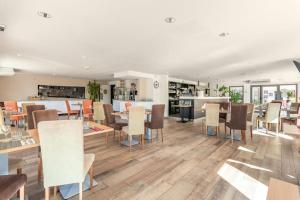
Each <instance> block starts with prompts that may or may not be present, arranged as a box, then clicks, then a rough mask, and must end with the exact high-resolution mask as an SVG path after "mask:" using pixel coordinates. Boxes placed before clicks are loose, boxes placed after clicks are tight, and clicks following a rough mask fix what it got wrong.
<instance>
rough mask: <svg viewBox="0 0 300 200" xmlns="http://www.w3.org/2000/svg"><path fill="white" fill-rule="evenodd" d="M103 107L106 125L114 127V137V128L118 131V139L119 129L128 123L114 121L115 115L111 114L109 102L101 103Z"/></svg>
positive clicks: (111, 108)
mask: <svg viewBox="0 0 300 200" xmlns="http://www.w3.org/2000/svg"><path fill="white" fill-rule="evenodd" d="M103 109H104V115H105V121H106V125H107V126H109V127H111V128H113V129H114V138H115V135H116V130H117V131H119V140H120V137H121V130H122V128H123V127H124V126H127V125H128V123H126V122H117V121H116V119H115V116H113V115H112V113H113V107H112V105H111V104H103ZM143 119H144V118H143Z"/></svg>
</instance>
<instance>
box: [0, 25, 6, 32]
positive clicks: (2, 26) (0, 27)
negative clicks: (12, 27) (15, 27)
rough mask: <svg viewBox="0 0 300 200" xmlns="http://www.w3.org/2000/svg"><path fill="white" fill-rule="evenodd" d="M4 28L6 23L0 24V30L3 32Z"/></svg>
mask: <svg viewBox="0 0 300 200" xmlns="http://www.w3.org/2000/svg"><path fill="white" fill-rule="evenodd" d="M5 29H6V25H5V24H0V31H2V32H4V31H5Z"/></svg>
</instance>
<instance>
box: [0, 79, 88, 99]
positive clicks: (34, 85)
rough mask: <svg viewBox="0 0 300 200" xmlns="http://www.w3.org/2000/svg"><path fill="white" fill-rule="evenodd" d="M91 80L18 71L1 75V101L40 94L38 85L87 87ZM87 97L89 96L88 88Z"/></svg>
mask: <svg viewBox="0 0 300 200" xmlns="http://www.w3.org/2000/svg"><path fill="white" fill-rule="evenodd" d="M88 81H89V80H83V79H73V78H66V77H59V76H51V75H38V74H24V73H17V74H16V75H15V76H0V101H6V100H27V99H28V97H29V96H37V95H38V85H60V86H80V87H86V85H87V84H88ZM85 96H86V97H88V93H87V89H86V95H85Z"/></svg>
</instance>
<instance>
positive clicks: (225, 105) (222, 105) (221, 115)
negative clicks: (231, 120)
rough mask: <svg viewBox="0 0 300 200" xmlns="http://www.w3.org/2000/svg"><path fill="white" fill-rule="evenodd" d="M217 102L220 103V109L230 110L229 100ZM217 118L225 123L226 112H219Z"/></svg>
mask: <svg viewBox="0 0 300 200" xmlns="http://www.w3.org/2000/svg"><path fill="white" fill-rule="evenodd" d="M219 104H220V110H230V105H231V103H230V102H219ZM219 118H220V121H223V122H224V123H225V122H226V119H227V113H225V112H223V113H222V112H220V113H219Z"/></svg>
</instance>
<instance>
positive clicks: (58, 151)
mask: <svg viewBox="0 0 300 200" xmlns="http://www.w3.org/2000/svg"><path fill="white" fill-rule="evenodd" d="M38 132H39V138H40V145H41V153H42V158H43V172H44V187H45V199H46V200H48V199H49V188H50V187H54V191H56V186H59V185H65V184H71V183H79V199H82V183H83V181H84V179H85V176H86V174H87V173H88V171H89V174H90V185H91V190H92V189H93V184H92V181H93V177H92V176H93V175H92V165H93V162H94V160H95V155H94V154H84V147H83V123H82V121H81V120H58V121H43V122H40V123H39V124H38ZM54 194H56V192H54Z"/></svg>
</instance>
